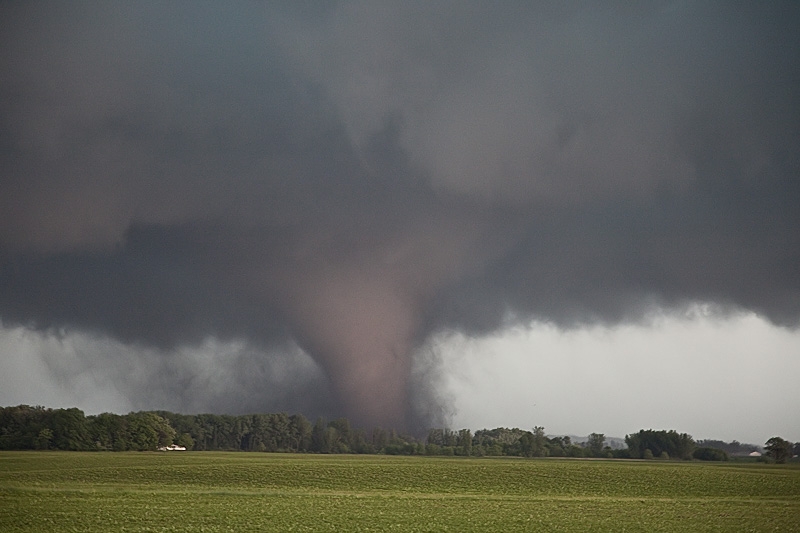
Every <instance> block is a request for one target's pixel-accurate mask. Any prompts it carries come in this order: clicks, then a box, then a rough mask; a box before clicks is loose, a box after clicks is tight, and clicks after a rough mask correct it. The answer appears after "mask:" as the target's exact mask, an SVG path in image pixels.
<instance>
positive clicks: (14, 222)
mask: <svg viewBox="0 0 800 533" xmlns="http://www.w3.org/2000/svg"><path fill="white" fill-rule="evenodd" d="M0 10H2V12H1V13H0V19H2V21H3V22H2V23H1V24H2V27H1V30H2V32H1V35H0V39H2V47H1V49H2V53H1V54H0V70H1V71H2V75H1V76H2V78H0V81H1V82H2V83H0V97H2V98H0V102H2V103H0V162H2V169H3V170H2V177H0V259H1V260H2V263H0V318H2V320H3V323H4V324H6V325H14V324H22V325H25V326H27V327H31V328H35V329H40V330H46V331H58V330H59V329H60V328H65V327H66V328H72V330H75V331H84V332H89V333H91V334H98V335H109V336H111V337H113V338H116V339H118V340H120V341H122V342H124V343H127V344H128V345H130V346H139V347H141V349H142V350H151V351H152V350H155V352H153V353H162V354H168V353H173V352H174V351H175V350H180V349H181V348H182V347H196V348H197V347H200V346H201V345H202V344H203V343H204V342H207V341H208V339H210V338H211V339H219V340H221V341H226V342H240V341H241V342H246V343H248V346H250V347H249V348H247V349H243V350H244V351H242V352H241V353H246V354H249V355H247V356H246V357H245V356H240V357H239V358H238V359H236V360H237V361H241V362H237V363H236V365H229V366H228V367H229V368H242V367H251V366H252V365H256V364H257V363H256V362H257V361H258V357H256V356H254V355H252V354H256V353H257V354H260V357H262V358H263V359H262V360H263V361H265V362H268V364H267V363H265V366H264V368H267V369H274V368H276V367H275V366H274V364H278V363H275V361H280V360H281V357H282V356H281V355H280V354H281V353H285V352H286V351H287V350H289V351H290V349H289V348H287V346H290V345H291V344H292V342H296V343H298V344H299V346H301V347H302V348H303V349H304V350H306V351H308V352H309V353H310V354H311V355H312V356H313V357H314V359H315V360H316V361H317V362H318V364H319V365H320V366H321V367H322V368H323V369H324V372H325V373H326V375H327V376H328V377H329V378H330V380H331V393H330V394H332V397H334V398H336V400H335V402H336V403H335V405H336V406H337V407H336V408H333V409H324V408H323V406H324V405H328V406H329V405H330V401H331V400H330V396H329V395H328V393H327V392H325V393H324V394H321V395H320V397H319V398H320V399H319V400H313V399H312V400H309V401H307V402H306V403H305V404H303V406H304V407H308V405H317V406H318V408H317V411H319V412H323V411H324V412H330V411H337V410H341V411H342V412H344V413H346V414H348V415H349V416H352V417H354V418H355V419H356V420H358V421H360V422H363V423H382V424H394V425H398V426H400V425H404V424H406V423H407V421H408V420H409V417H411V418H412V419H413V418H414V416H415V415H414V413H417V414H418V415H419V413H421V412H424V411H428V412H431V409H429V408H421V407H419V402H416V404H415V402H414V401H412V400H409V399H408V398H407V391H408V390H409V389H411V390H413V391H415V392H414V393H415V394H418V395H420V396H421V397H425V398H432V397H433V396H432V395H431V394H430V391H426V390H425V380H422V379H419V375H418V373H417V374H414V373H413V368H412V367H413V361H412V354H413V353H414V352H415V350H416V349H417V348H418V347H419V346H420V345H421V343H422V342H423V341H424V340H425V338H426V337H427V336H428V335H429V334H430V333H431V332H434V331H437V330H440V329H446V328H453V329H461V330H465V331H469V332H485V331H491V330H492V329H495V328H497V327H499V326H501V325H502V324H504V323H507V321H508V320H520V321H527V320H530V319H531V318H536V319H540V320H546V321H554V322H556V323H558V324H560V325H562V326H574V325H579V324H584V323H592V322H596V321H600V322H606V323H617V322H620V321H629V320H639V319H641V317H642V316H644V315H646V314H647V313H650V312H654V311H655V310H658V309H680V308H681V307H682V306H685V305H687V304H689V303H692V302H698V301H702V302H710V303H714V304H717V305H719V306H721V308H722V309H728V310H733V309H739V308H746V309H751V310H754V311H756V312H758V313H760V314H763V315H764V316H767V317H769V318H770V319H771V320H772V321H774V322H776V323H779V324H786V325H796V324H797V323H798V319H799V318H800V273H799V271H798V268H797V265H798V264H800V231H798V228H800V214H798V213H800V209H797V207H796V206H797V205H798V201H800V185H798V181H799V180H798V176H800V155H798V154H800V106H798V103H797V102H798V101H800V65H798V61H799V60H798V57H800V37H798V34H797V31H796V28H797V24H798V22H800V16H798V15H799V14H800V13H798V11H799V10H798V8H797V6H796V5H794V4H792V3H770V4H769V5H753V4H728V3H725V4H719V5H715V4H693V3H684V2H664V3H647V4H642V5H641V6H638V7H636V6H634V7H630V6H627V5H625V6H623V5H621V4H610V5H606V6H598V7H594V6H583V5H574V4H573V5H570V6H565V5H564V4H563V3H560V2H559V3H553V4H550V5H548V4H542V5H539V6H524V7H519V8H517V7H508V6H501V7H498V6H497V5H494V4H483V3H468V4H465V3H462V2H456V3H448V2H437V3H429V2H425V3H413V2H411V3H403V4H397V3H378V2H364V3H360V2H342V3H331V4H327V5H324V6H319V5H317V4H316V3H309V4H306V3H294V2H292V3H286V4H285V5H280V4H265V5H262V4H250V3H245V4H236V5H226V6H220V5H216V4H201V3H185V4H183V3H174V4H169V5H168V6H163V5H159V4H142V3H137V4H126V3H119V4H116V3H110V4H108V3H106V4H70V5H65V4H58V3H54V4H42V3H31V4H27V3H14V4H10V3H6V4H4V5H3V6H2V7H0ZM197 349H200V348H197ZM136 353H139V352H137V351H136V350H134V351H133V352H131V353H128V354H127V356H126V357H127V359H128V360H130V359H133V360H134V361H137V360H139V359H140V362H141V365H146V364H149V363H148V361H150V362H151V363H152V359H153V358H152V357H149V356H148V357H145V356H144V355H141V356H137V355H135V354H136ZM142 353H144V352H142ZM148 353H151V352H148ZM137 357H138V359H137ZM163 358H165V359H166V358H168V356H167V355H164V356H163ZM108 361H109V362H108V364H112V363H111V362H110V361H111V359H110V358H109V360H108ZM98 364H100V363H99V362H98ZM162 364H163V363H162ZM165 368H166V367H165ZM170 368H171V369H172V371H173V372H172V374H170V375H172V376H173V377H174V379H170V380H168V381H169V383H164V384H163V387H162V388H163V390H168V391H175V394H178V395H183V397H184V398H189V399H188V400H186V403H185V404H184V405H196V404H193V403H192V401H191V398H193V397H195V396H196V395H199V394H200V392H198V389H197V388H196V387H193V386H191V385H190V384H186V383H182V380H181V376H182V375H185V369H184V366H182V365H180V364H176V365H173V366H172V367H170ZM272 371H273V370H265V371H264V373H263V374H264V375H267V374H269V373H270V372H272ZM255 374H258V372H256V373H255ZM310 375H311V374H309V376H310ZM309 379H310V380H312V381H313V379H317V378H313V376H312V377H309ZM301 382H302V380H296V381H292V382H291V383H290V384H286V385H285V390H286V391H290V392H291V389H293V388H297V387H298V385H297V383H301ZM271 386H279V385H278V384H276V383H272V385H271ZM257 389H258V382H257V381H256V380H244V381H242V380H240V379H232V381H231V394H236V395H239V396H241V397H247V398H249V399H252V398H260V399H262V401H263V402H264V403H265V405H264V406H263V409H270V406H271V405H272V406H274V405H277V404H279V403H280V402H278V403H276V402H277V400H275V398H276V396H269V395H266V396H265V395H263V394H260V395H259V394H252V392H254V391H256V390H257ZM151 392H152V391H151ZM132 394H133V393H132ZM286 397H293V396H292V395H291V394H289V395H288V396H286ZM294 397H296V396H294ZM247 401H250V402H251V403H249V404H247V406H246V407H247V408H251V407H253V406H252V401H251V400H247ZM217 405H218V406H219V408H220V409H235V407H234V405H239V406H244V405H245V401H244V400H242V403H238V404H237V403H235V402H230V403H225V404H224V405H222V404H217ZM280 405H284V404H280ZM298 405H299V404H298ZM414 405H416V406H414ZM309 409H310V410H312V411H313V410H314V409H313V407H312V408H309ZM412 411H413V412H412Z"/></svg>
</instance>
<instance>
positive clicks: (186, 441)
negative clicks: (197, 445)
mask: <svg viewBox="0 0 800 533" xmlns="http://www.w3.org/2000/svg"><path fill="white" fill-rule="evenodd" d="M175 444H177V445H178V446H183V447H184V448H186V449H187V450H191V449H192V448H194V439H193V438H192V436H191V435H189V434H188V433H181V434H180V436H179V437H178V438H177V439H176V440H175Z"/></svg>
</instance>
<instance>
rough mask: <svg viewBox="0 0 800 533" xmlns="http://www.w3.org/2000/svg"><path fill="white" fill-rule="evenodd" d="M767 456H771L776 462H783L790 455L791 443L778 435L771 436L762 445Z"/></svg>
mask: <svg viewBox="0 0 800 533" xmlns="http://www.w3.org/2000/svg"><path fill="white" fill-rule="evenodd" d="M764 449H765V450H766V451H767V456H768V457H771V458H772V459H773V460H774V461H775V462H776V463H778V464H782V463H785V462H786V460H787V459H789V458H790V457H791V456H792V443H791V442H789V441H786V440H783V439H782V438H780V437H772V438H771V439H769V440H768V441H767V443H766V444H765V445H764Z"/></svg>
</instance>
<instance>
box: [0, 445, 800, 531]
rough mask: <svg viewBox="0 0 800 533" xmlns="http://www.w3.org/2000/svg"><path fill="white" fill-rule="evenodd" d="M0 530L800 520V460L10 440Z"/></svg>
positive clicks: (754, 526)
mask: <svg viewBox="0 0 800 533" xmlns="http://www.w3.org/2000/svg"><path fill="white" fill-rule="evenodd" d="M0 531H3V532H16V531H32V532H33V531H35V532H43V531H81V532H84V531H85V532H91V531H103V532H105V531H459V532H463V531H582V532H586V531H737V532H739V531H784V532H785V531H800V468H797V467H796V466H795V465H789V466H775V465H761V464H740V465H737V464H707V463H681V462H657V461H651V462H643V461H592V460H557V459H540V460H525V459H463V458H449V459H448V458H433V457H385V456H322V455H281V454H258V453H221V452H209V453H195V452H190V453H176V452H173V453H69V452H4V453H0Z"/></svg>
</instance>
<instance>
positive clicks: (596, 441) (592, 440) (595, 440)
mask: <svg viewBox="0 0 800 533" xmlns="http://www.w3.org/2000/svg"><path fill="white" fill-rule="evenodd" d="M605 443H606V436H605V435H603V434H602V433H591V434H589V440H588V441H587V442H586V447H587V448H589V451H590V452H591V453H592V456H593V457H600V456H601V455H603V446H605Z"/></svg>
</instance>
